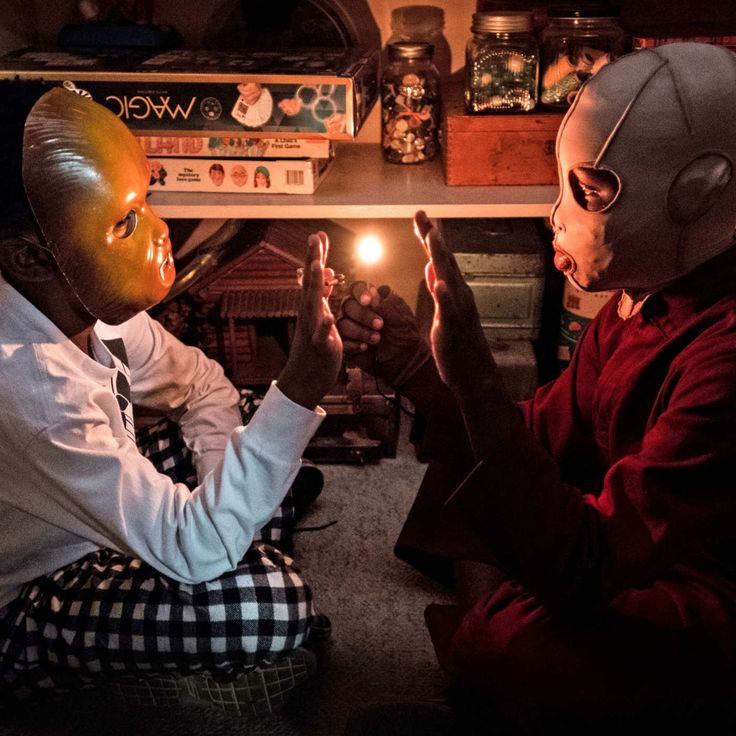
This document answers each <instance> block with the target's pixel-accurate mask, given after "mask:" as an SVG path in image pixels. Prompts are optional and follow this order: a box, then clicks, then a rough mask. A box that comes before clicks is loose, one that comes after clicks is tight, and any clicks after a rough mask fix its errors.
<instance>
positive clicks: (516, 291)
mask: <svg viewBox="0 0 736 736" xmlns="http://www.w3.org/2000/svg"><path fill="white" fill-rule="evenodd" d="M440 228H441V229H442V232H443V234H444V237H445V240H446V241H447V244H448V245H449V247H450V248H451V250H452V252H453V253H454V254H455V258H456V259H457V262H458V265H459V266H460V270H461V271H462V272H463V275H464V276H465V280H466V281H467V282H468V284H469V285H470V288H471V289H472V290H473V294H474V295H475V301H476V304H477V305H478V312H479V314H480V318H481V324H482V325H483V327H484V329H485V330H486V332H487V334H488V335H489V336H491V337H497V338H501V339H506V340H508V339H519V338H529V339H533V338H536V337H539V331H540V327H541V317H542V297H543V294H544V269H545V265H544V264H545V258H544V246H543V244H542V240H541V238H540V236H539V233H538V231H537V228H536V224H535V223H534V221H533V220H529V219H522V218H515V219H509V218H478V219H444V220H441V221H440Z"/></svg>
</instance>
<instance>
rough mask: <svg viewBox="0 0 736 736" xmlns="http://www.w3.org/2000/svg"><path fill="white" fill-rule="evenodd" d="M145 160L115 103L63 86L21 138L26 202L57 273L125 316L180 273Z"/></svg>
mask: <svg viewBox="0 0 736 736" xmlns="http://www.w3.org/2000/svg"><path fill="white" fill-rule="evenodd" d="M148 181H149V166H148V163H147V160H146V157H145V154H144V153H143V150H142V148H141V146H140V145H139V144H138V142H137V141H136V140H135V137H134V136H133V134H132V133H131V132H130V131H129V130H128V128H127V127H126V126H125V124H124V123H123V122H122V121H121V120H119V119H118V118H117V117H116V116H115V115H114V114H113V113H112V112H110V111H109V110H107V109H106V108H104V107H102V105H99V104H97V103H96V102H93V101H92V100H91V99H89V98H87V97H84V96H83V95H81V94H78V93H77V92H74V91H69V90H67V89H64V88H62V87H57V88H54V89H52V90H50V91H49V92H47V93H46V94H45V95H43V96H42V97H41V98H40V99H39V100H38V102H37V103H36V104H35V105H34V107H33V109H32V110H31V112H30V114H29V116H28V119H27V120H26V124H25V132H24V138H23V183H24V185H25V189H26V195H27V197H28V202H29V204H30V206H31V210H32V211H33V214H34V216H35V218H36V220H37V222H38V225H39V228H40V230H41V233H42V234H43V236H44V238H45V240H46V243H47V244H48V247H49V248H50V250H51V253H52V255H53V258H54V260H55V261H56V263H57V265H58V267H59V269H60V271H61V273H62V274H63V276H64V278H65V279H66V281H67V282H68V283H69V286H70V287H71V288H72V290H73V291H74V293H75V294H76V296H77V297H78V299H79V300H80V302H81V303H82V305H83V306H84V307H85V309H86V310H87V311H88V312H89V313H90V314H91V315H92V316H93V317H96V318H97V319H100V320H102V321H103V322H107V323H110V324H119V323H120V322H123V321H125V320H126V319H129V318H130V317H132V316H133V315H135V314H137V313H138V312H140V311H143V310H145V309H148V308H149V307H151V306H153V305H154V304H157V303H158V302H159V301H161V299H163V298H164V297H165V296H166V294H167V293H168V291H169V289H170V288H171V286H172V284H173V282H174V276H175V270H174V260H173V257H172V253H171V242H170V240H169V231H168V227H167V226H166V224H165V223H164V222H163V221H162V220H161V219H160V218H159V217H158V216H157V215H156V214H155V213H154V212H153V210H152V209H151V208H150V207H149V206H148V204H147V202H146V190H147V187H148Z"/></svg>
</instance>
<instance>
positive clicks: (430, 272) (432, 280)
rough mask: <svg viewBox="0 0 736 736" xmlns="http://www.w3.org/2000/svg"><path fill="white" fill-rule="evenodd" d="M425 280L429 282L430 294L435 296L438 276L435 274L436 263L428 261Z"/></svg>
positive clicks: (425, 267) (425, 268)
mask: <svg viewBox="0 0 736 736" xmlns="http://www.w3.org/2000/svg"><path fill="white" fill-rule="evenodd" d="M424 280H425V281H426V282H427V289H429V293H430V294H434V288H435V284H436V283H437V274H436V273H435V272H434V263H432V261H427V264H426V265H425V266H424Z"/></svg>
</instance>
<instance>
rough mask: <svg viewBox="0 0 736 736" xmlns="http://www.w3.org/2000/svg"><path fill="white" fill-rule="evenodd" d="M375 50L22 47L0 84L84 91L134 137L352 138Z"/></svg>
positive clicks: (363, 112) (373, 78)
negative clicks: (27, 82) (50, 84)
mask: <svg viewBox="0 0 736 736" xmlns="http://www.w3.org/2000/svg"><path fill="white" fill-rule="evenodd" d="M378 60H379V50H378V49H356V48H350V49H306V50H303V51H288V52H271V51H253V52H251V53H249V52H247V51H241V50H234V51H209V50H197V49H177V50H173V51H165V52H163V53H159V54H155V55H152V56H145V55H142V54H141V53H137V54H130V53H126V54H122V53H120V52H118V53H112V52H110V53H107V54H106V53H99V54H89V55H87V54H72V53H67V52H62V51H34V50H19V51H14V52H12V53H10V54H8V55H6V56H3V57H0V78H3V77H4V78H9V77H10V78H12V77H15V76H16V75H17V76H20V77H22V78H36V79H37V78H42V79H46V80H50V81H54V80H56V81H59V82H67V83H69V84H70V85H73V86H74V87H76V88H78V89H81V90H85V91H86V92H88V93H89V94H91V96H92V98H93V99H94V100H95V101H97V102H99V103H101V104H102V105H105V107H107V108H108V109H110V110H112V111H113V112H114V113H115V114H116V115H117V116H118V117H120V118H121V119H122V120H123V121H124V122H125V123H126V124H127V125H128V127H129V128H130V129H131V130H132V131H133V132H134V133H136V134H139V135H184V136H187V135H193V134H196V135H206V136H227V135H247V136H249V137H251V138H283V137H285V136H288V137H299V138H326V139H331V140H350V139H352V138H354V137H355V135H356V134H357V132H358V130H359V128H360V126H361V125H362V123H363V122H364V120H365V118H366V117H367V115H368V112H369V111H370V109H371V107H372V106H373V104H374V102H375V101H376V98H377V94H378Z"/></svg>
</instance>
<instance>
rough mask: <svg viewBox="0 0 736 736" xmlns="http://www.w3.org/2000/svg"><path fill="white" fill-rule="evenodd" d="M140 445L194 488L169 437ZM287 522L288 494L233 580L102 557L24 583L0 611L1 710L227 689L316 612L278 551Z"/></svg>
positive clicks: (144, 439)
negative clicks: (156, 675) (72, 698)
mask: <svg viewBox="0 0 736 736" xmlns="http://www.w3.org/2000/svg"><path fill="white" fill-rule="evenodd" d="M138 442H139V446H141V451H142V452H143V454H144V455H147V456H148V457H150V458H151V460H152V462H154V464H156V466H157V467H158V468H159V469H160V471H161V472H165V473H166V474H168V475H170V476H171V477H173V478H175V479H176V480H187V479H188V480H189V481H190V482H191V481H192V480H194V478H195V476H194V471H193V467H192V465H191V459H190V457H189V455H188V450H187V448H186V447H185V446H184V444H183V442H181V439H180V435H179V434H178V429H176V428H173V427H172V426H171V425H167V424H164V423H162V424H161V425H158V426H156V427H153V428H151V429H149V430H146V431H145V432H142V433H139V435H138ZM293 516H294V505H293V501H292V499H291V495H290V494H289V495H288V496H287V498H286V499H285V501H284V504H283V505H282V507H281V509H280V510H279V511H278V512H277V514H276V516H275V517H274V519H273V520H272V521H271V522H269V524H268V525H266V527H264V528H263V529H262V530H261V534H260V535H259V538H258V539H257V540H256V541H254V543H253V544H252V546H251V548H250V549H249V551H248V552H247V554H246V555H245V557H244V558H243V560H242V561H241V562H240V564H239V565H238V567H237V569H235V570H233V571H232V572H228V573H226V574H224V575H222V576H221V577H220V578H218V579H217V580H214V581H211V582H207V583H199V584H196V585H191V584H187V583H180V582H177V581H175V580H172V579H170V578H167V577H165V576H164V575H162V574H161V573H159V572H157V571H156V570H154V569H153V568H152V567H151V566H150V565H148V564H146V563H145V562H142V561H141V560H138V559H135V558H132V557H128V556H126V555H123V554H120V553H118V552H115V551H113V550H109V549H102V550H98V551H97V552H93V553H91V554H89V555H87V556H85V557H83V558H82V559H80V560H78V561H76V562H74V563H73V564H71V565H67V566H66V567H63V568H61V569H60V570H57V571H56V572H54V573H53V574H51V575H48V576H43V577H40V578H38V579H36V580H34V581H32V582H31V583H29V584H27V585H26V586H25V588H24V589H23V592H22V593H21V595H20V596H19V597H18V598H17V599H16V600H15V601H13V602H11V603H10V604H8V605H7V606H5V607H4V608H3V609H0V647H1V648H0V685H4V687H3V688H2V689H3V691H4V697H3V699H6V700H7V699H10V700H17V699H22V698H23V697H24V696H26V695H27V694H29V693H31V692H34V691H38V690H39V689H43V690H53V689H59V688H68V687H72V688H76V687H81V686H83V685H85V684H88V683H93V682H94V681H95V680H96V679H98V678H100V677H104V678H109V677H110V676H115V675H123V674H136V673H137V674H144V673H153V672H176V673H180V674H183V675H186V674H191V673H194V672H210V673H212V674H213V675H215V676H217V677H223V678H225V679H227V678H230V677H235V676H236V675H238V674H239V673H241V672H244V671H247V670H249V669H252V668H253V667H254V666H256V665H257V664H259V663H262V662H268V661H273V660H274V659H276V658H278V656H279V654H282V653H284V652H286V651H289V650H291V649H294V648H295V647H297V646H299V645H300V644H301V643H302V642H303V641H304V639H305V638H306V635H307V632H308V629H309V624H310V620H311V619H312V616H313V615H314V609H313V606H312V596H311V591H310V589H309V587H308V586H307V585H306V583H305V582H304V581H303V579H302V578H301V575H300V573H299V570H298V568H297V567H296V566H295V565H294V561H293V560H292V559H291V557H289V556H288V555H286V554H284V553H282V552H281V551H280V550H279V548H278V545H279V544H280V543H281V542H283V541H284V539H285V537H286V531H287V530H288V529H289V528H290V526H291V525H292V524H293Z"/></svg>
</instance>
